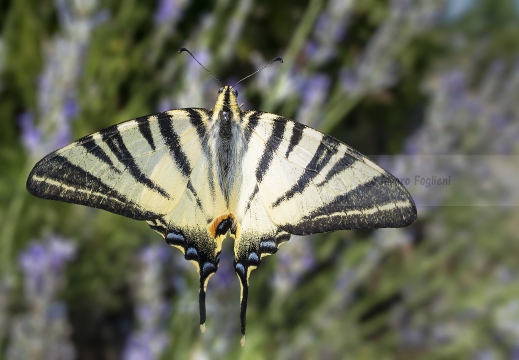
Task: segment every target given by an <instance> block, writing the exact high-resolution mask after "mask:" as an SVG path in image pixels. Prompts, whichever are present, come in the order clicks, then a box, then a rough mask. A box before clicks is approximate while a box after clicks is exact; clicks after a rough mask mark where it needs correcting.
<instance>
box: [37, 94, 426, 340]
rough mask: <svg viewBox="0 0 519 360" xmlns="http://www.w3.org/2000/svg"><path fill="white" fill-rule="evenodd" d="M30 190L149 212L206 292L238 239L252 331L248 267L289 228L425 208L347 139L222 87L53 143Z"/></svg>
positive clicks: (302, 231) (363, 222) (345, 224)
mask: <svg viewBox="0 0 519 360" xmlns="http://www.w3.org/2000/svg"><path fill="white" fill-rule="evenodd" d="M27 189H28V190H29V192H31V193H32V194H34V195H36V196H39V197H42V198H47V199H53V200H60V201H65V202H70V203H76V204H81V205H87V206H91V207H95V208H100V209H104V210H107V211H110V212H113V213H116V214H120V215H124V216H126V217H129V218H133V219H136V220H144V221H146V222H147V223H148V224H149V225H150V227H151V228H152V229H153V230H155V231H157V232H158V233H159V234H160V235H162V236H163V237H164V238H165V240H166V242H167V243H168V244H170V245H172V246H174V247H176V248H178V249H180V250H181V251H182V252H183V254H184V257H185V259H186V260H189V261H190V262H192V263H193V264H194V265H195V266H196V268H197V270H198V272H199V274H200V292H199V303H200V325H201V329H204V327H205V291H206V287H207V282H208V280H209V278H210V277H211V276H212V275H213V274H214V273H215V272H216V271H217V269H218V264H219V258H220V252H221V249H222V241H223V240H224V239H225V238H226V236H227V235H229V236H230V237H232V238H233V239H234V268H235V271H236V274H237V276H238V278H239V281H240V284H241V296H240V299H241V300H240V304H241V305H240V318H241V332H242V336H244V334H245V313H246V306H247V296H248V285H249V276H250V273H251V271H252V270H253V269H255V268H256V267H258V266H259V265H260V263H261V259H262V258H263V257H264V256H267V255H270V254H274V253H275V252H276V251H277V250H278V248H279V246H280V244H281V243H283V242H285V241H287V240H288V239H289V238H290V235H291V234H294V235H307V234H313V233H322V232H328V231H334V230H341V229H371V228H379V227H402V226H407V225H409V224H410V223H412V222H413V221H414V220H415V219H416V208H415V205H414V203H413V200H412V198H411V196H410V195H409V193H408V192H407V190H406V189H405V188H404V187H403V186H402V184H400V182H399V181H398V180H397V179H396V178H394V177H393V176H392V175H391V174H389V173H387V172H386V171H384V170H383V169H381V168H379V167H378V166H377V165H375V164H374V163H373V162H371V160H369V159H368V158H366V157H365V156H363V155H361V154H360V153H358V152H357V151H355V150H353V149H351V148H350V147H348V146H347V145H345V144H342V143H341V142H339V141H338V140H336V139H334V138H332V137H330V136H328V135H325V134H322V133H320V132H319V131H317V130H314V129H312V128H310V127H307V126H304V125H302V124H300V123H297V122H295V121H293V120H290V119H287V118H284V117H282V116H279V115H275V114H270V113H263V112H258V111H242V109H241V108H240V106H239V105H238V102H237V93H236V92H235V90H234V89H233V88H232V87H230V86H225V87H223V88H222V89H221V91H220V94H219V96H218V99H217V101H216V103H215V106H214V107H213V109H211V110H207V109H198V108H187V109H180V110H170V111H166V112H163V113H159V114H154V115H150V116H145V117H141V118H137V119H134V120H130V121H127V122H124V123H121V124H118V125H114V126H112V127H110V128H107V129H105V130H102V131H100V132H98V133H95V134H92V135H89V136H86V137H84V138H82V139H80V140H78V141H77V142H75V143H73V144H71V145H69V146H67V147H65V148H62V149H60V150H57V151H55V152H54V153H51V154H49V155H48V156H46V157H45V158H44V159H42V160H41V161H40V162H39V163H38V164H36V166H35V167H34V169H33V170H32V172H31V174H30V175H29V179H28V182H27Z"/></svg>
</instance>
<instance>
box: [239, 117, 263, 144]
mask: <svg viewBox="0 0 519 360" xmlns="http://www.w3.org/2000/svg"><path fill="white" fill-rule="evenodd" d="M249 114H250V116H249V121H248V123H247V126H246V127H245V129H244V130H243V133H244V136H245V150H247V148H248V145H249V142H250V138H251V136H252V132H253V131H254V129H255V128H256V126H258V124H259V118H260V116H261V114H262V113H261V112H259V111H250V112H249Z"/></svg>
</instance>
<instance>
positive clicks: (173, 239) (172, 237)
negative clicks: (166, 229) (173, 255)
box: [166, 232, 186, 245]
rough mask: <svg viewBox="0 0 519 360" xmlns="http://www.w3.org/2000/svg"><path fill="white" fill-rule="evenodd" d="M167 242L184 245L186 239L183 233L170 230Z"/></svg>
mask: <svg viewBox="0 0 519 360" xmlns="http://www.w3.org/2000/svg"><path fill="white" fill-rule="evenodd" d="M166 242H167V243H168V244H170V245H184V244H185V242H186V239H185V238H184V236H183V235H182V234H177V233H175V232H170V233H168V235H166Z"/></svg>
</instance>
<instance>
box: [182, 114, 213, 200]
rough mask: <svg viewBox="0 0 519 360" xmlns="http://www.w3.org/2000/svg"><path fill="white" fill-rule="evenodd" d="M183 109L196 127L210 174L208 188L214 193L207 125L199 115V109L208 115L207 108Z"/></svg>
mask: <svg viewBox="0 0 519 360" xmlns="http://www.w3.org/2000/svg"><path fill="white" fill-rule="evenodd" d="M184 110H185V111H187V113H188V114H189V122H190V123H191V125H192V126H193V127H194V128H195V129H196V134H197V135H198V139H199V140H200V145H201V147H202V151H203V152H204V155H205V157H206V159H207V165H208V173H209V174H210V176H209V177H208V178H209V188H210V189H211V194H214V193H215V187H214V178H213V176H212V174H213V162H212V161H211V153H210V149H209V147H208V146H207V126H206V125H205V123H204V121H203V120H202V115H200V111H201V112H204V113H205V114H206V115H207V116H208V117H209V114H207V110H205V109H193V108H187V109H184Z"/></svg>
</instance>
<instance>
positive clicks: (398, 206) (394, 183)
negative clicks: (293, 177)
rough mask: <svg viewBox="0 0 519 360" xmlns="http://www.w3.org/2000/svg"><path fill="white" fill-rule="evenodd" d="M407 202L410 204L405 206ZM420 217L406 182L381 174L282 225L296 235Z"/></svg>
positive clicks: (384, 224) (380, 225) (370, 226)
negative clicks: (297, 220)
mask: <svg viewBox="0 0 519 360" xmlns="http://www.w3.org/2000/svg"><path fill="white" fill-rule="evenodd" d="M403 204H407V206H403ZM415 220H416V207H415V204H414V202H413V199H412V198H411V196H410V195H409V193H408V191H407V190H406V189H405V188H404V187H403V185H402V184H401V183H400V182H399V181H398V179H396V178H395V177H394V176H392V175H391V174H389V173H385V174H381V175H379V176H377V177H375V178H373V179H371V180H370V181H367V182H365V183H363V184H359V186H357V187H356V188H355V189H353V190H351V191H349V192H347V193H344V194H340V195H338V196H336V197H335V198H334V199H333V200H332V201H330V202H328V203H326V204H323V205H322V206H320V207H318V208H316V209H315V210H314V211H312V213H310V214H309V215H307V216H305V217H304V218H303V219H302V220H301V221H300V222H299V223H298V224H295V225H294V224H287V225H283V226H282V228H283V229H284V230H285V231H288V232H290V233H292V234H296V235H307V234H313V233H318V232H327V231H335V230H348V229H374V228H386V227H391V228H395V227H404V226H407V225H410V224H411V223H413V222H414V221H415Z"/></svg>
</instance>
